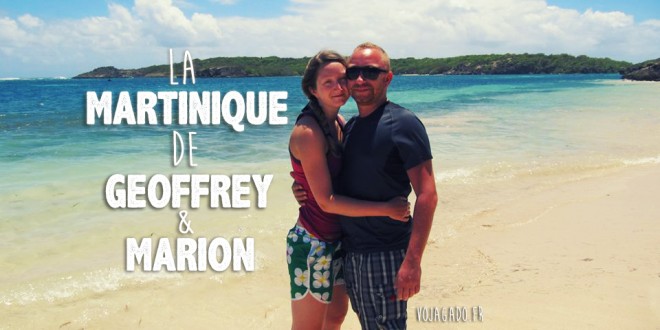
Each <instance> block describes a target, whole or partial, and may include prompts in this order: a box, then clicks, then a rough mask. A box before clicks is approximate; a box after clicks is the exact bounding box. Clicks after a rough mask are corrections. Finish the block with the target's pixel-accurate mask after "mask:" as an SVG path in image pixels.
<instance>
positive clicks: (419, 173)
mask: <svg viewBox="0 0 660 330" xmlns="http://www.w3.org/2000/svg"><path fill="white" fill-rule="evenodd" d="M408 177H409V178H410V183H411V184H412V187H413V190H414V191H415V195H416V196H417V201H416V202H415V210H414V213H413V219H414V220H413V229H412V234H411V236H410V243H409V244H408V250H407V252H406V257H405V258H404V259H403V263H402V264H401V268H400V269H399V272H398V273H397V277H396V295H397V299H399V300H408V298H410V297H412V296H414V295H415V294H417V293H418V292H419V289H420V282H421V277H422V267H421V262H422V254H423V253H424V248H425V247H426V242H427V241H428V239H429V234H430V232H431V225H432V223H433V214H434V213H435V207H436V205H437V203H438V193H437V192H436V189H435V177H434V175H433V164H432V161H431V160H430V159H429V160H427V161H425V162H423V163H421V164H419V165H417V166H415V167H413V168H411V169H409V170H408Z"/></svg>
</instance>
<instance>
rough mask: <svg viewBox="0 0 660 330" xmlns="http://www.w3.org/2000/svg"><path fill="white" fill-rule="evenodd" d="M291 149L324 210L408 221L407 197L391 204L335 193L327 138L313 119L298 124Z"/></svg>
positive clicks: (292, 135)
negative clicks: (328, 156) (327, 152)
mask: <svg viewBox="0 0 660 330" xmlns="http://www.w3.org/2000/svg"><path fill="white" fill-rule="evenodd" d="M289 148H290V149H291V153H292V154H293V156H294V157H296V158H297V159H298V160H300V162H301V163H302V167H303V170H304V171H305V176H306V177H307V181H308V183H309V186H310V189H311V190H312V194H313V195H314V198H315V199H316V202H317V203H318V204H319V206H320V207H321V209H322V210H323V211H325V212H328V213H335V214H342V215H347V216H355V217H356V216H388V217H390V218H392V219H395V220H400V221H408V219H409V216H410V204H409V203H408V201H407V200H406V198H405V197H397V198H393V199H391V200H390V201H388V202H371V201H364V200H358V199H354V198H350V197H346V196H342V195H336V194H335V193H334V192H333V190H332V181H331V178H330V171H329V169H328V164H327V159H326V151H327V145H326V141H325V137H324V135H323V132H322V130H321V128H320V127H319V126H318V124H317V123H316V121H315V120H314V119H313V118H310V117H303V118H301V119H300V120H299V121H298V123H297V124H296V126H295V127H294V128H293V132H292V133H291V138H290V140H289Z"/></svg>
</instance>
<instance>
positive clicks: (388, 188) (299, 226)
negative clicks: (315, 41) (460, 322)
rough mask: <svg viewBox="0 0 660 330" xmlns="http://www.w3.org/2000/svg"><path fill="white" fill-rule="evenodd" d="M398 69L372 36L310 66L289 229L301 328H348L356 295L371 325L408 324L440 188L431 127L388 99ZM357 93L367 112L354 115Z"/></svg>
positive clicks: (365, 323) (295, 151)
mask: <svg viewBox="0 0 660 330" xmlns="http://www.w3.org/2000/svg"><path fill="white" fill-rule="evenodd" d="M392 78H393V74H392V71H391V67H390V60H389V57H388V55H387V53H386V52H385V51H384V50H383V49H382V48H381V47H379V46H377V45H375V44H372V43H364V44H361V45H359V46H357V47H356V48H355V50H354V51H353V53H352V54H351V56H350V57H349V58H348V60H347V59H345V58H344V57H343V56H341V55H339V54H337V53H336V52H333V51H321V52H319V53H318V54H316V55H315V56H314V57H312V58H311V59H310V61H309V63H308V65H307V68H306V69H305V73H304V75H303V79H302V89H303V92H304V93H305V95H306V96H307V97H308V98H309V102H308V104H307V105H306V106H305V108H304V109H303V110H302V112H301V113H300V115H299V116H298V119H297V120H296V124H295V126H294V128H293V131H292V133H291V138H290V140H289V153H290V155H291V164H292V167H293V172H292V173H293V176H294V179H295V182H294V186H293V190H294V194H295V195H296V199H297V200H298V202H299V203H300V204H301V207H300V210H299V216H298V221H297V223H296V225H295V226H294V227H293V228H292V229H291V230H290V231H289V234H288V236H287V262H288V265H289V276H290V280H291V281H290V282H291V299H292V302H291V308H292V314H293V326H292V328H293V329H339V328H340V326H341V323H342V322H343V320H344V317H345V316H346V313H347V311H348V303H349V300H350V303H351V306H352V308H353V310H354V311H355V313H356V314H357V316H358V319H359V320H360V324H361V326H362V328H363V329H403V328H405V327H406V318H407V311H406V308H407V300H408V298H410V297H412V296H413V295H415V294H416V293H418V292H419V290H420V279H421V258H422V254H423V252H424V248H425V246H426V242H427V240H428V237H429V232H430V230H431V224H432V221H433V214H434V212H435V207H436V204H437V193H436V188H435V179H434V175H433V168H432V155H431V147H430V143H429V139H428V136H427V134H426V130H425V128H424V126H423V124H422V123H421V121H420V120H419V119H418V118H417V117H416V116H415V115H414V114H413V113H412V112H411V111H409V110H407V109H405V108H403V107H401V106H399V105H397V104H395V103H392V102H390V101H389V100H388V99H387V88H388V86H389V84H390V82H391V81H392ZM349 94H350V96H352V97H353V99H354V100H355V102H356V104H357V106H358V112H359V114H358V115H357V116H355V117H354V118H352V119H350V120H349V121H348V122H347V123H345V122H344V119H343V118H342V117H341V115H339V108H340V107H341V106H343V105H344V104H345V103H346V101H347V100H348V98H349ZM411 191H414V192H415V195H416V197H417V199H416V203H415V205H414V208H413V212H412V214H411V212H410V204H409V203H408V201H407V197H408V195H409V194H410V192H411Z"/></svg>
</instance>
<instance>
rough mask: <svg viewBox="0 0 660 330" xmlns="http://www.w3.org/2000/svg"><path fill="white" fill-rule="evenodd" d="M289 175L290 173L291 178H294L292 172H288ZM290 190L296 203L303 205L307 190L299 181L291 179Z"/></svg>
mask: <svg viewBox="0 0 660 330" xmlns="http://www.w3.org/2000/svg"><path fill="white" fill-rule="evenodd" d="M289 175H291V178H294V177H293V172H289ZM294 179H295V178H294ZM291 191H292V192H293V197H294V198H295V199H296V201H298V205H300V206H303V205H305V201H306V200H307V192H306V191H305V189H304V188H303V186H302V185H301V184H300V183H298V182H296V181H293V183H292V184H291Z"/></svg>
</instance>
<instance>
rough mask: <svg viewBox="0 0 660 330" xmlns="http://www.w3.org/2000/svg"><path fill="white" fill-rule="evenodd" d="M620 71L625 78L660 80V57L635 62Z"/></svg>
mask: <svg viewBox="0 0 660 330" xmlns="http://www.w3.org/2000/svg"><path fill="white" fill-rule="evenodd" d="M620 73H621V75H623V79H630V80H647V81H660V58H659V59H655V60H650V61H646V62H642V63H639V64H635V65H633V66H631V67H629V68H627V69H625V70H623V71H621V72H620Z"/></svg>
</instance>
